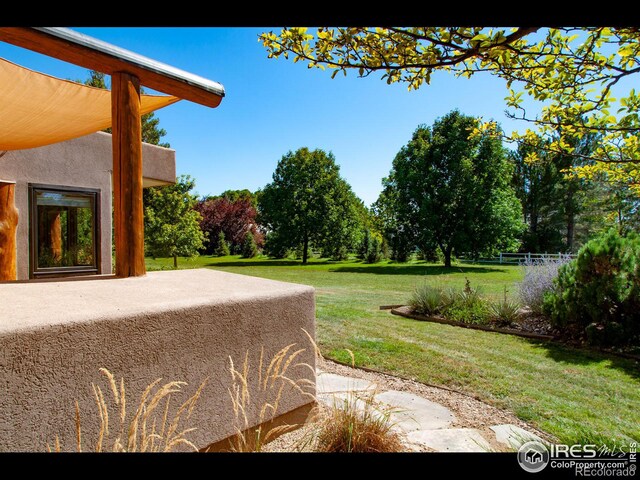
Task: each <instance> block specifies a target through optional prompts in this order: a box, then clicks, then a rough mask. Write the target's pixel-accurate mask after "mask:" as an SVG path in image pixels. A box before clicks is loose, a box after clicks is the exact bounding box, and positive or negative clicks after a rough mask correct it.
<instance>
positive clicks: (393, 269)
mask: <svg viewBox="0 0 640 480" xmlns="http://www.w3.org/2000/svg"><path fill="white" fill-rule="evenodd" d="M329 271H330V272H339V273H373V274H376V275H448V274H452V273H462V274H465V273H504V272H506V270H502V269H498V268H486V267H459V266H454V267H451V268H447V267H444V266H442V265H402V264H395V265H394V264H390V265H389V264H387V265H379V266H378V265H373V266H370V265H363V266H361V267H360V266H349V267H337V268H331V269H329Z"/></svg>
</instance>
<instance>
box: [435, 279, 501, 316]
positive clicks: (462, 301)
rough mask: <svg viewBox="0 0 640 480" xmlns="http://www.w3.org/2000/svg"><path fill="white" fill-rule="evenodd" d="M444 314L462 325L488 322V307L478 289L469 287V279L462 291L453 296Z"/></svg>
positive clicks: (466, 280)
mask: <svg viewBox="0 0 640 480" xmlns="http://www.w3.org/2000/svg"><path fill="white" fill-rule="evenodd" d="M444 314H445V316H446V317H447V318H449V319H451V320H455V321H457V322H463V323H473V324H486V323H489V321H490V311H489V305H488V304H487V302H486V301H485V300H484V299H483V298H482V297H481V296H480V292H479V291H478V289H477V288H472V287H471V282H469V279H465V285H464V289H463V290H462V291H461V292H459V293H458V294H456V295H454V296H453V299H452V302H451V304H450V305H449V306H448V307H447V308H446V309H445V312H444Z"/></svg>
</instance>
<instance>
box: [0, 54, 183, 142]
mask: <svg viewBox="0 0 640 480" xmlns="http://www.w3.org/2000/svg"><path fill="white" fill-rule="evenodd" d="M179 100H180V99H179V98H178V97H174V96H165V95H141V100H140V103H141V105H140V113H141V114H142V115H144V114H146V113H149V112H153V111H154V110H158V109H160V108H162V107H166V106H167V105H171V104H172V103H175V102H177V101H179ZM110 126H111V92H110V91H109V90H104V89H101V88H94V87H88V86H86V85H81V84H78V83H75V82H72V81H69V80H61V79H59V78H55V77H52V76H50V75H45V74H43V73H40V72H35V71H33V70H29V69H27V68H24V67H21V66H19V65H16V64H14V63H11V62H9V61H7V60H5V59H2V58H0V150H22V149H26V148H35V147H42V146H44V145H50V144H52V143H58V142H63V141H65V140H70V139H72V138H77V137H81V136H83V135H88V134H90V133H93V132H97V131H99V130H103V129H105V128H108V127H110Z"/></svg>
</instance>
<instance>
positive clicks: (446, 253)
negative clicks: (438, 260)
mask: <svg viewBox="0 0 640 480" xmlns="http://www.w3.org/2000/svg"><path fill="white" fill-rule="evenodd" d="M440 250H441V251H442V254H443V255H444V266H445V267H446V268H451V250H453V248H452V247H446V248H443V247H440Z"/></svg>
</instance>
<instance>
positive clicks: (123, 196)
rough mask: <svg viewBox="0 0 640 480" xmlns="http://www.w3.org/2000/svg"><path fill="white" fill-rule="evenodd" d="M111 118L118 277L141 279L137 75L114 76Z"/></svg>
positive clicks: (140, 132)
mask: <svg viewBox="0 0 640 480" xmlns="http://www.w3.org/2000/svg"><path fill="white" fill-rule="evenodd" d="M111 116H112V120H113V126H112V136H111V138H112V142H113V208H114V228H115V244H116V276H118V277H137V276H141V275H144V274H145V273H146V269H145V265H144V212H143V207H142V128H141V125H140V82H139V80H138V79H137V78H136V77H135V76H134V75H130V74H129V73H124V72H114V73H112V74H111Z"/></svg>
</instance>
